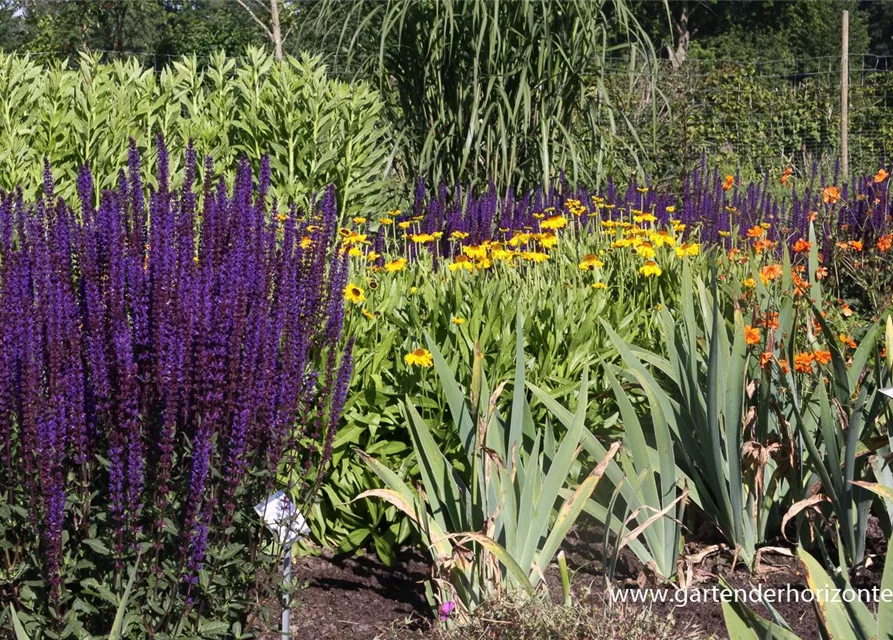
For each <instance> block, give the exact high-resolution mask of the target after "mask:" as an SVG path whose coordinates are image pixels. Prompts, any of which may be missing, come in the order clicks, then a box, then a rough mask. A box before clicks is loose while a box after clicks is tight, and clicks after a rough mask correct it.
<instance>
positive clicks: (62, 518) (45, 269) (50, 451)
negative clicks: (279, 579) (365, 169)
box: [0, 142, 351, 637]
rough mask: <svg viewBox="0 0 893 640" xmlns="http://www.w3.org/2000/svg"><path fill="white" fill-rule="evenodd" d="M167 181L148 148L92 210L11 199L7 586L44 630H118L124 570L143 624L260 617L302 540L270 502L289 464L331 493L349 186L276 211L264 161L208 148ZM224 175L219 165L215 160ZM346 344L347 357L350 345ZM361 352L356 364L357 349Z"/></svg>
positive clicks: (345, 359) (345, 369)
mask: <svg viewBox="0 0 893 640" xmlns="http://www.w3.org/2000/svg"><path fill="white" fill-rule="evenodd" d="M167 158H168V154H167V151H166V149H165V147H164V146H163V144H162V143H161V142H159V148H158V176H157V184H158V185H159V186H158V188H157V189H150V194H149V197H148V198H146V197H145V194H144V189H143V183H142V176H141V173H140V164H139V156H138V153H137V151H136V146H135V145H134V144H132V145H131V148H130V161H129V171H128V172H127V173H126V174H125V173H124V172H123V171H122V172H121V173H120V176H119V181H118V187H117V189H116V190H114V191H104V192H103V194H102V197H101V199H100V200H99V202H98V204H94V201H93V198H92V194H93V179H92V175H91V173H90V172H89V171H88V170H86V169H83V170H82V172H81V174H80V176H79V179H78V183H77V190H78V193H79V194H80V196H81V201H80V207H79V210H78V211H76V210H75V209H73V208H71V207H68V206H66V205H65V204H64V202H63V201H62V200H61V199H57V198H56V192H55V185H54V183H53V180H52V177H51V175H50V172H49V167H48V168H47V172H46V175H45V181H44V195H43V197H42V198H41V199H40V200H38V201H37V203H36V204H34V205H33V206H27V205H26V204H25V203H24V200H23V199H22V198H21V196H20V194H3V197H2V199H0V259H2V262H0V345H2V351H0V457H2V460H3V464H2V465H0V495H2V501H0V541H2V542H0V545H2V548H3V549H4V553H3V554H2V557H3V565H2V566H3V569H2V571H3V574H2V575H3V579H2V582H0V598H2V600H3V601H4V602H11V603H13V604H14V605H15V607H16V609H17V610H18V611H19V612H20V617H21V620H22V622H23V624H24V626H25V628H26V629H28V630H33V629H36V628H40V629H47V630H49V629H51V630H53V633H55V634H57V635H58V636H59V637H69V636H78V637H79V636H81V635H83V634H84V632H94V631H97V630H98V629H102V630H106V629H107V621H108V620H110V619H111V618H112V617H113V614H112V611H113V610H114V608H115V607H117V606H118V600H117V598H116V597H115V595H114V592H115V591H118V590H120V589H121V588H122V586H123V585H122V581H123V580H124V579H125V577H126V575H125V573H124V567H125V566H127V565H132V564H134V563H135V559H136V557H137V555H139V554H142V558H143V562H142V563H141V564H140V574H141V576H140V580H139V581H138V583H137V585H136V587H135V588H134V590H133V593H132V595H131V602H132V603H134V604H133V609H134V610H136V611H138V612H139V615H138V616H137V620H136V621H135V624H134V625H133V634H136V635H137V636H139V637H144V636H145V635H147V634H148V635H155V636H157V637H165V636H167V637H182V636H183V635H184V634H198V635H201V636H203V637H207V636H210V635H216V634H221V633H230V634H232V635H233V636H236V637H238V636H240V635H243V634H249V635H250V634H252V633H254V632H255V631H256V627H257V626H258V625H257V616H258V615H259V614H261V613H263V610H264V605H265V604H266V603H267V601H268V599H270V598H271V597H274V596H273V592H272V588H273V587H274V586H275V582H276V577H275V569H274V567H273V566H272V564H271V563H273V562H274V561H275V560H276V559H277V554H279V553H281V550H280V549H278V548H277V546H276V545H271V544H270V542H269V540H267V539H266V537H265V535H264V526H263V523H262V522H261V521H260V520H259V519H258V518H257V517H255V516H254V515H253V514H254V512H253V510H252V509H251V505H253V504H254V503H255V502H257V501H258V500H260V499H261V498H263V497H264V496H266V495H267V494H268V492H269V491H270V490H271V489H272V488H273V487H274V485H275V484H276V483H277V480H278V479H277V473H280V472H286V473H289V474H290V475H291V477H292V479H293V481H294V484H293V485H292V487H291V488H292V489H293V491H294V492H295V493H298V494H300V495H302V496H304V497H305V498H306V499H308V500H309V499H311V498H312V496H313V494H314V492H315V489H316V487H317V485H318V484H319V482H320V481H321V480H322V478H323V477H324V472H325V467H326V463H327V461H328V460H329V458H330V457H331V445H332V440H333V438H334V431H335V428H336V426H337V423H338V419H339V416H340V413H341V408H342V406H343V403H344V398H345V395H346V387H347V384H348V379H349V376H350V372H351V356H350V345H349V344H348V346H347V348H346V349H343V345H342V336H341V330H342V314H343V290H344V284H345V280H346V275H347V271H346V262H345V259H344V257H343V255H342V254H341V253H340V252H338V251H336V250H335V249H334V247H333V243H334V238H335V237H336V234H335V228H336V224H337V223H336V219H337V210H336V204H335V195H334V192H333V191H332V190H331V189H329V190H328V191H327V192H326V193H325V195H324V197H323V198H322V200H321V201H320V203H319V206H318V207H317V208H315V209H314V210H312V211H311V212H309V213H308V214H307V215H305V216H303V217H301V218H299V217H298V211H297V209H296V208H294V207H292V209H291V211H290V212H289V213H288V214H282V213H277V212H275V211H271V210H269V209H268V205H267V198H268V188H269V185H270V173H271V170H270V167H269V165H268V164H267V163H266V162H265V161H264V162H263V163H262V166H261V171H260V174H259V176H258V177H257V184H256V185H255V183H254V177H253V176H252V172H251V169H250V166H249V165H248V163H247V161H243V163H242V164H241V165H240V168H239V170H238V172H237V174H236V176H235V179H234V187H233V189H232V191H231V192H228V191H227V189H226V186H225V184H224V182H223V180H222V178H221V180H220V181H219V183H218V185H217V187H216V188H214V187H213V183H212V180H210V179H208V180H206V182H205V189H204V192H203V194H202V197H201V210H200V211H199V210H198V204H199V203H198V197H197V194H196V193H195V192H194V190H193V180H194V176H195V156H194V152H193V150H192V148H191V147H188V148H187V151H186V160H185V166H184V168H185V176H184V179H183V184H184V186H183V188H182V189H181V190H179V191H172V190H170V188H169V178H168V163H167ZM205 172H206V175H207V176H212V175H214V168H213V164H212V163H211V161H210V160H208V161H207V162H206V164H205ZM342 351H343V355H341V352H342ZM339 360H340V364H339Z"/></svg>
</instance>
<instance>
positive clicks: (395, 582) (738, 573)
mask: <svg viewBox="0 0 893 640" xmlns="http://www.w3.org/2000/svg"><path fill="white" fill-rule="evenodd" d="M601 539H602V536H601V534H600V531H599V530H598V529H597V528H578V529H576V530H575V531H574V532H572V534H571V535H570V536H569V538H568V540H567V541H566V543H565V551H566V553H567V556H568V563H569V565H570V566H571V569H572V570H573V589H574V594H575V596H576V598H577V601H578V602H580V603H585V604H587V605H589V606H591V607H592V608H593V610H595V611H599V610H606V609H607V607H608V599H609V598H608V595H607V593H606V591H605V580H604V574H603V573H602V566H601V549H600V541H601ZM781 546H782V545H781V544H779V547H781ZM885 553H886V542H885V540H884V537H883V533H882V531H881V529H880V527H879V526H878V524H877V522H876V521H875V520H872V522H871V525H870V526H869V531H868V554H869V557H870V559H871V562H869V563H868V566H867V568H863V569H860V570H859V572H857V574H856V575H855V576H853V578H852V581H853V585H854V586H855V587H856V588H868V589H870V588H872V587H873V586H875V585H878V584H879V583H880V577H881V574H882V571H883V563H884V556H885ZM686 555H687V556H689V557H697V556H699V555H700V556H701V557H700V558H699V560H698V561H697V562H695V563H692V565H691V571H690V575H691V580H692V584H693V586H694V587H697V588H700V589H711V588H712V587H713V586H714V585H717V584H718V578H719V577H722V578H724V579H725V580H726V581H727V582H728V583H729V584H730V585H732V587H734V588H741V589H750V588H751V587H752V586H755V585H761V586H762V588H763V589H764V590H765V589H766V588H776V589H786V588H787V587H788V585H790V586H791V588H792V589H795V590H799V591H802V590H805V589H806V581H805V578H804V575H803V571H802V568H801V566H800V563H799V561H798V560H797V559H796V558H795V557H794V556H792V555H785V554H784V553H782V552H776V551H767V552H765V553H763V554H761V561H760V563H759V567H758V570H757V572H756V573H755V575H749V574H748V572H747V570H746V568H745V567H744V566H743V565H741V564H740V563H739V564H738V565H737V566H736V567H735V569H734V570H732V569H731V564H732V561H733V556H732V554H731V553H730V552H729V551H728V550H727V549H724V548H717V545H715V544H711V543H708V542H706V541H695V542H692V543H689V544H688V545H686ZM293 572H294V576H295V580H296V581H297V583H298V585H300V587H301V588H299V589H298V591H297V592H296V594H295V596H294V606H293V607H292V631H293V633H294V634H295V637H300V638H311V639H315V640H323V639H329V638H331V639H338V640H368V639H374V638H420V637H421V638H431V639H434V638H435V637H439V634H437V633H436V632H435V631H434V626H435V625H434V624H433V621H432V620H431V617H430V610H429V608H428V605H427V602H426V600H425V595H424V581H425V580H426V579H427V578H428V576H429V570H428V565H427V562H426V558H425V557H423V556H422V555H420V554H418V553H415V552H404V553H402V554H401V555H400V556H399V557H398V561H397V563H396V565H395V566H394V567H386V566H385V565H383V564H382V563H381V562H380V561H379V560H378V559H377V558H376V557H375V556H374V555H364V556H357V557H352V558H337V557H332V556H319V557H304V558H301V559H298V560H296V562H295V564H294V568H293ZM546 578H547V584H549V587H550V593H551V594H552V597H553V600H554V601H555V602H556V603H557V601H558V600H559V599H560V594H561V587H560V582H559V580H558V575H557V571H556V570H555V568H554V567H552V570H551V571H549V573H548V574H547V576H546ZM614 585H615V587H617V588H622V589H630V590H633V589H638V588H641V587H646V588H660V587H661V586H662V585H660V584H658V583H656V582H655V580H654V579H653V577H651V576H650V574H649V572H647V571H646V570H645V569H644V568H643V566H642V564H641V563H640V562H639V561H638V560H637V559H636V558H635V556H633V555H632V554H631V553H629V552H628V550H626V549H624V550H623V551H622V552H621V557H620V560H619V562H618V567H617V575H616V576H615V582H614ZM672 588H673V587H670V589H672ZM622 606H623V608H624V609H625V611H626V613H627V614H628V613H629V612H630V610H631V609H632V610H633V612H634V611H635V609H637V608H638V609H650V610H651V611H652V612H654V613H656V614H658V615H659V616H662V617H666V618H667V619H672V620H673V622H674V627H673V629H674V633H673V635H671V636H669V637H679V638H711V637H713V638H726V637H727V636H726V634H725V624H724V622H723V616H722V607H721V604H719V603H718V602H688V603H687V604H686V605H685V606H677V605H676V604H674V603H670V602H665V603H657V602H655V603H651V604H642V603H636V604H632V603H630V602H629V601H628V602H627V603H626V604H623V605H622ZM775 608H776V610H777V611H778V612H779V613H780V614H781V615H782V617H783V618H784V619H785V620H786V621H787V622H788V624H789V625H790V626H791V628H792V629H793V630H794V632H796V633H797V634H798V635H799V636H800V637H801V638H803V639H804V640H808V639H812V638H818V637H819V633H818V628H817V625H816V620H815V613H814V612H813V609H812V605H810V604H802V603H796V602H793V603H788V602H778V603H776V604H775ZM756 609H757V611H758V612H760V613H761V614H762V615H764V616H767V617H768V613H767V612H766V611H765V610H761V608H760V607H757V608H756ZM608 615H610V614H608ZM271 637H272V636H271ZM451 637H452V636H451Z"/></svg>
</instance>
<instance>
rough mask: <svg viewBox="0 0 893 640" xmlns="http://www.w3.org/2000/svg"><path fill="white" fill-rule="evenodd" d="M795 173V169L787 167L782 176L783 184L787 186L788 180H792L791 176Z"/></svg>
mask: <svg viewBox="0 0 893 640" xmlns="http://www.w3.org/2000/svg"><path fill="white" fill-rule="evenodd" d="M793 173H794V168H793V167H785V170H784V172H783V173H782V174H781V183H782V184H787V183H788V180H790V179H791V174H793Z"/></svg>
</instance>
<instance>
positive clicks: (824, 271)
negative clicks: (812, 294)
mask: <svg viewBox="0 0 893 640" xmlns="http://www.w3.org/2000/svg"><path fill="white" fill-rule="evenodd" d="M827 277H828V267H819V268H818V269H816V272H815V279H816V280H822V279H824V278H827Z"/></svg>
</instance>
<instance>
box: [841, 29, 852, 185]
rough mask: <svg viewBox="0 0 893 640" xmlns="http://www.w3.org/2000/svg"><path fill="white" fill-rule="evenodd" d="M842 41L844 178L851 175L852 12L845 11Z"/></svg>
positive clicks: (842, 147)
mask: <svg viewBox="0 0 893 640" xmlns="http://www.w3.org/2000/svg"><path fill="white" fill-rule="evenodd" d="M841 38H842V40H841V43H840V168H841V170H842V171H843V177H844V180H849V177H850V149H849V119H850V12H849V11H844V12H843V26H842V36H841Z"/></svg>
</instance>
